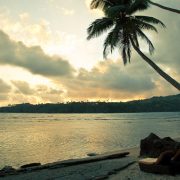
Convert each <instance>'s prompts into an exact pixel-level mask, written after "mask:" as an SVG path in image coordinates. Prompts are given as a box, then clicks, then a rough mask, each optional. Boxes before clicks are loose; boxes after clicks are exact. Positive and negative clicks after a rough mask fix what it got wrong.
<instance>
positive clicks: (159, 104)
mask: <svg viewBox="0 0 180 180" xmlns="http://www.w3.org/2000/svg"><path fill="white" fill-rule="evenodd" d="M177 111H180V94H178V95H172V96H166V97H152V98H150V99H144V100H135V101H129V102H67V103H57V104H37V105H33V104H29V103H24V104H16V105H11V106H7V107H0V112H1V113H135V112H177Z"/></svg>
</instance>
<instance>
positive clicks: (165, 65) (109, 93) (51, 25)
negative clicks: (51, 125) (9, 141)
mask: <svg viewBox="0 0 180 180" xmlns="http://www.w3.org/2000/svg"><path fill="white" fill-rule="evenodd" d="M154 2H158V3H161V4H163V5H166V6H170V7H174V8H177V9H180V2H179V0H154ZM89 3H90V0H76V1H75V0H66V1H64V0H31V1H29V0H0V106H5V105H9V104H18V103H27V102H28V103H33V104H37V103H56V102H66V101H87V100H88V101H97V100H98V101H99V100H100V101H128V100H134V99H144V98H149V97H152V96H166V95H172V94H178V93H179V92H178V90H176V89H175V88H174V87H172V86H171V85H170V84H169V83H167V82H166V81H165V80H164V79H163V78H162V77H160V76H159V75H158V74H157V73H156V72H155V71H154V70H153V69H152V68H151V67H150V66H149V65H148V64H146V62H144V61H143V60H142V59H141V57H139V56H138V54H136V53H135V52H133V56H132V59H131V63H130V64H127V65H126V66H124V65H123V62H122V58H121V56H120V54H118V52H115V53H113V54H112V55H110V56H108V59H106V60H105V59H103V54H102V51H103V40H104V38H105V35H106V34H105V35H103V36H102V37H100V38H97V39H93V40H91V41H87V39H86V38H87V28H88V26H89V25H90V23H91V22H92V21H94V20H95V19H97V18H101V17H102V16H103V13H102V12H101V11H99V10H91V9H90V8H89ZM139 14H144V15H149V16H153V17H156V18H158V19H160V20H162V21H163V22H164V23H165V25H166V27H167V28H166V29H159V34H154V33H151V32H146V33H147V35H148V37H150V39H151V40H152V41H153V43H154V46H155V48H156V51H155V53H154V54H153V55H152V56H150V55H149V54H147V49H146V46H145V45H144V44H142V48H141V50H142V51H143V52H144V53H146V54H147V55H148V56H149V57H151V59H152V60H153V61H154V62H155V63H157V65H158V66H160V67H161V68H162V69H163V70H164V71H165V72H167V73H168V74H170V75H171V76H172V77H173V78H175V79H176V80H177V81H180V75H179V74H180V62H179V56H180V51H179V45H180V44H179V42H180V36H179V29H180V16H179V15H177V14H175V13H171V12H168V11H165V10H161V9H160V8H157V7H154V6H152V7H151V8H150V9H149V10H147V11H145V12H140V13H139Z"/></svg>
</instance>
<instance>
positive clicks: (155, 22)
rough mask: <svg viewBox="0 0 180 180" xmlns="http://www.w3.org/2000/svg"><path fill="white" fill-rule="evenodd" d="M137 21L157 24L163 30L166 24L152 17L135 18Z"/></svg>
mask: <svg viewBox="0 0 180 180" xmlns="http://www.w3.org/2000/svg"><path fill="white" fill-rule="evenodd" d="M135 18H136V19H138V20H140V21H143V22H146V23H151V24H157V25H161V26H162V27H163V28H165V27H166V26H165V24H164V23H163V22H162V21H160V20H159V19H156V18H154V17H150V16H135Z"/></svg>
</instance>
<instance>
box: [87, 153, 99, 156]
mask: <svg viewBox="0 0 180 180" xmlns="http://www.w3.org/2000/svg"><path fill="white" fill-rule="evenodd" d="M97 155H98V154H96V153H88V154H87V156H90V157H91V156H97Z"/></svg>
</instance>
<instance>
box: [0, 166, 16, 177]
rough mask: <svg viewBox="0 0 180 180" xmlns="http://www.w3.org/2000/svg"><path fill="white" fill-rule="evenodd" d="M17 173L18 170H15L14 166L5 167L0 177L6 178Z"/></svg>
mask: <svg viewBox="0 0 180 180" xmlns="http://www.w3.org/2000/svg"><path fill="white" fill-rule="evenodd" d="M15 171H16V169H14V168H13V167H12V166H5V167H4V168H2V169H1V170H0V176H4V175H6V174H11V173H13V172H15Z"/></svg>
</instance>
